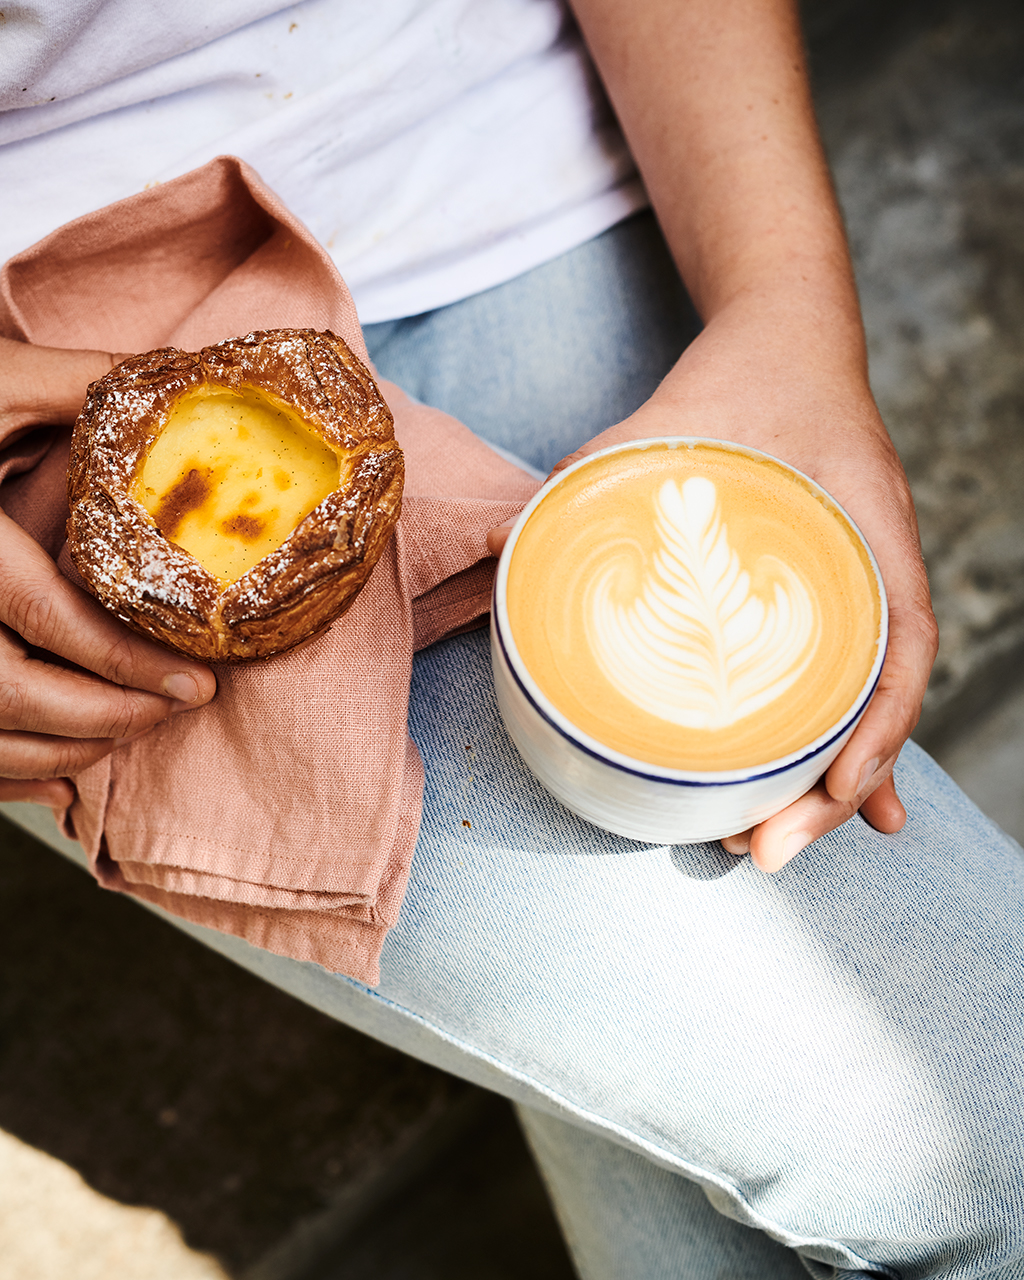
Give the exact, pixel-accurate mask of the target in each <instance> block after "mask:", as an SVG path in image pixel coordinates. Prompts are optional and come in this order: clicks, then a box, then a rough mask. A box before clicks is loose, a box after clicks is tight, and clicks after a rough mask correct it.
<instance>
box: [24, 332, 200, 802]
mask: <svg viewBox="0 0 1024 1280" xmlns="http://www.w3.org/2000/svg"><path fill="white" fill-rule="evenodd" d="M121 359H123V356H116V357H115V356H112V355H111V354H109V353H107V352H102V351H62V350H56V349H52V348H47V347H33V346H29V345H27V344H26V343H22V342H12V341H11V340H9V339H6V338H0V440H3V441H5V442H9V441H10V440H13V439H16V438H17V437H18V435H19V434H22V433H24V432H25V431H26V430H30V429H31V428H32V427H33V426H35V425H37V424H39V423H49V424H69V423H72V422H74V420H75V417H76V416H77V414H78V411H79V409H81V407H82V402H83V400H84V399H85V392H86V389H87V387H88V385H89V383H90V382H92V381H94V380H95V379H96V378H100V377H102V376H103V374H105V373H106V372H107V371H108V370H109V369H110V368H112V366H113V365H114V364H116V363H117V362H118V361H119V360H121ZM39 650H42V651H44V652H45V654H47V655H55V656H56V657H58V658H60V659H63V660H64V661H65V662H66V663H69V664H73V665H63V664H58V663H56V662H54V661H51V660H47V659H46V658H43V657H40V656H39V655H38V652H37V651H39ZM216 688H217V684H216V680H215V679H214V676H213V672H212V671H210V670H209V668H208V667H204V666H202V665H201V664H199V663H195V662H188V661H187V660H185V659H183V658H180V657H178V656H176V655H175V654H172V653H170V652H168V650H166V649H164V648H161V646H159V645H157V644H154V643H152V642H151V641H148V640H145V639H143V638H142V637H141V636H137V635H135V633H134V632H132V631H129V630H128V629H127V628H126V627H124V626H122V624H121V623H120V622H118V621H117V620H116V619H115V618H113V617H111V615H110V614H108V613H107V612H106V610H105V609H103V608H101V607H100V605H98V604H97V603H96V601H95V600H93V598H92V597H91V596H89V595H87V594H86V593H85V592H84V591H81V590H80V589H79V588H78V587H76V586H75V585H74V584H73V583H71V582H68V580H67V579H66V578H64V577H63V576H62V575H61V574H60V572H59V571H58V569H57V566H56V564H54V562H53V561H52V560H51V559H50V557H49V556H48V555H47V554H46V553H45V552H44V551H43V550H42V548H41V547H40V546H39V545H38V544H37V543H35V542H34V541H33V540H32V539H31V538H30V537H29V536H28V535H27V534H26V533H25V532H24V531H23V530H22V529H21V528H20V527H19V526H18V525H16V524H15V523H14V521H13V520H11V519H10V518H9V517H7V516H6V515H3V513H0V800H32V801H36V802H38V803H39V804H47V805H53V806H54V807H57V808H63V807H64V806H66V805H68V804H70V803H71V801H72V799H73V798H74V791H73V788H72V786H71V783H70V782H69V781H68V776H69V775H73V774H75V773H77V772H78V771H79V770H81V769H84V768H86V767H87V766H88V765H90V764H94V763H95V762H96V761H97V760H99V759H101V758H102V757H103V756H105V755H106V754H107V753H108V752H110V751H113V750H114V749H115V748H116V747H118V746H120V745H121V744H122V743H123V742H126V741H130V740H131V739H133V738H137V737H139V736H140V735H141V734H143V733H146V732H147V731H148V730H149V729H152V728H153V726H154V725H156V724H158V723H159V722H160V721H161V720H166V719H167V717H168V716H170V715H174V714H176V713H177V712H180V711H186V710H190V709H192V708H194V707H199V706H202V705H203V704H204V703H206V702H209V700H210V699H211V698H212V697H213V695H214V693H215V692H216Z"/></svg>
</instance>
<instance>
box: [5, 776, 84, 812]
mask: <svg viewBox="0 0 1024 1280" xmlns="http://www.w3.org/2000/svg"><path fill="white" fill-rule="evenodd" d="M74 798H75V788H74V787H73V786H72V784H71V783H70V782H69V781H68V779H67V778H0V803H16V802H19V801H20V802H22V803H24V802H29V803H31V804H45V805H48V806H49V807H50V808H51V809H66V808H67V807H68V805H69V804H71V802H72V801H73V800H74Z"/></svg>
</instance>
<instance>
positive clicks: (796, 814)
mask: <svg viewBox="0 0 1024 1280" xmlns="http://www.w3.org/2000/svg"><path fill="white" fill-rule="evenodd" d="M856 811H857V806H856V803H855V802H850V803H845V802H843V801H840V800H834V799H833V798H832V796H830V795H829V793H828V791H827V789H826V787H825V784H824V782H819V783H818V785H817V786H816V787H813V788H812V789H811V790H810V791H808V792H807V794H806V795H803V796H801V797H800V799H799V800H796V801H794V802H793V804H791V805H789V806H788V808H786V809H783V810H782V812H781V813H777V814H775V816H774V817H772V818H768V819H767V821H765V822H762V823H760V824H759V825H758V826H756V827H755V828H754V830H753V833H752V834H751V837H750V856H751V858H752V859H753V861H754V863H755V865H756V866H758V867H760V868H761V870H762V871H767V872H768V873H769V875H771V874H773V873H774V872H776V871H780V870H781V869H782V868H783V867H784V866H785V865H786V863H787V862H789V861H791V860H792V859H793V858H795V857H796V855H797V854H798V853H800V852H801V850H803V849H806V848H807V846H808V845H809V844H810V843H811V842H812V841H813V840H817V838H818V837H819V836H823V835H824V834H825V832H826V831H832V830H833V829H834V828H835V827H838V826H840V825H841V824H842V823H844V822H845V821H846V820H847V818H849V817H852V815H853V814H854V813H856Z"/></svg>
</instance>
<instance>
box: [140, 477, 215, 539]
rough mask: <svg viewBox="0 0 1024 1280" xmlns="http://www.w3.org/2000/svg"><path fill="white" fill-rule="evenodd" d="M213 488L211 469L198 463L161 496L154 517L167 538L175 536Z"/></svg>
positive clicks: (150, 491)
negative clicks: (187, 517) (204, 467)
mask: <svg viewBox="0 0 1024 1280" xmlns="http://www.w3.org/2000/svg"><path fill="white" fill-rule="evenodd" d="M211 488H212V486H211V484H210V473H209V471H208V470H205V469H203V468H201V467H200V466H199V464H198V463H197V464H196V465H195V466H194V467H190V468H189V471H188V474H187V475H186V476H185V478H184V479H183V480H179V481H178V483H177V484H176V485H174V486H173V487H172V488H171V489H169V490H168V491H167V493H165V494H164V495H163V497H162V498H160V500H159V502H158V503H157V508H156V510H155V511H154V512H153V519H154V520H155V521H156V527H157V528H158V529H159V530H160V532H161V533H162V534H163V535H164V537H165V538H173V537H174V535H175V534H176V533H177V532H178V529H179V527H180V525H181V522H182V520H184V518H185V517H186V516H187V515H188V513H189V512H190V511H198V510H199V508H200V507H201V506H202V505H203V503H204V502H205V501H206V500H207V499H208V498H209V496H210V492H211ZM153 492H154V491H153V490H152V489H147V490H146V493H147V494H152V493H153ZM154 496H155V495H154Z"/></svg>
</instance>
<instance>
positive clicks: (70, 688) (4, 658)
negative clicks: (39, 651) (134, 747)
mask: <svg viewBox="0 0 1024 1280" xmlns="http://www.w3.org/2000/svg"><path fill="white" fill-rule="evenodd" d="M176 705H177V704H175V703H173V702H171V701H169V700H168V699H167V698H161V697H158V696H156V695H155V694H151V693H144V692H141V691H140V690H138V689H130V688H125V687H123V686H121V685H113V684H110V683H108V682H107V681H106V680H101V679H100V678H99V677H97V676H92V675H90V674H89V673H88V672H85V671H79V670H75V669H69V668H67V667H61V666H58V665H56V664H55V663H51V662H44V661H41V660H39V659H38V658H30V657H28V656H27V655H26V654H25V653H24V652H23V651H20V652H19V649H18V647H17V646H15V645H14V644H12V643H11V642H10V641H9V640H7V639H6V638H0V730H18V731H20V732H24V733H44V734H56V735H58V736H60V737H65V738H125V737H130V736H131V735H132V734H135V733H138V732H140V731H141V730H142V729H147V728H151V727H152V726H153V725H154V724H157V723H158V722H159V721H161V720H165V719H166V718H167V716H168V715H170V714H172V711H173V709H174V708H175V706H176Z"/></svg>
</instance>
